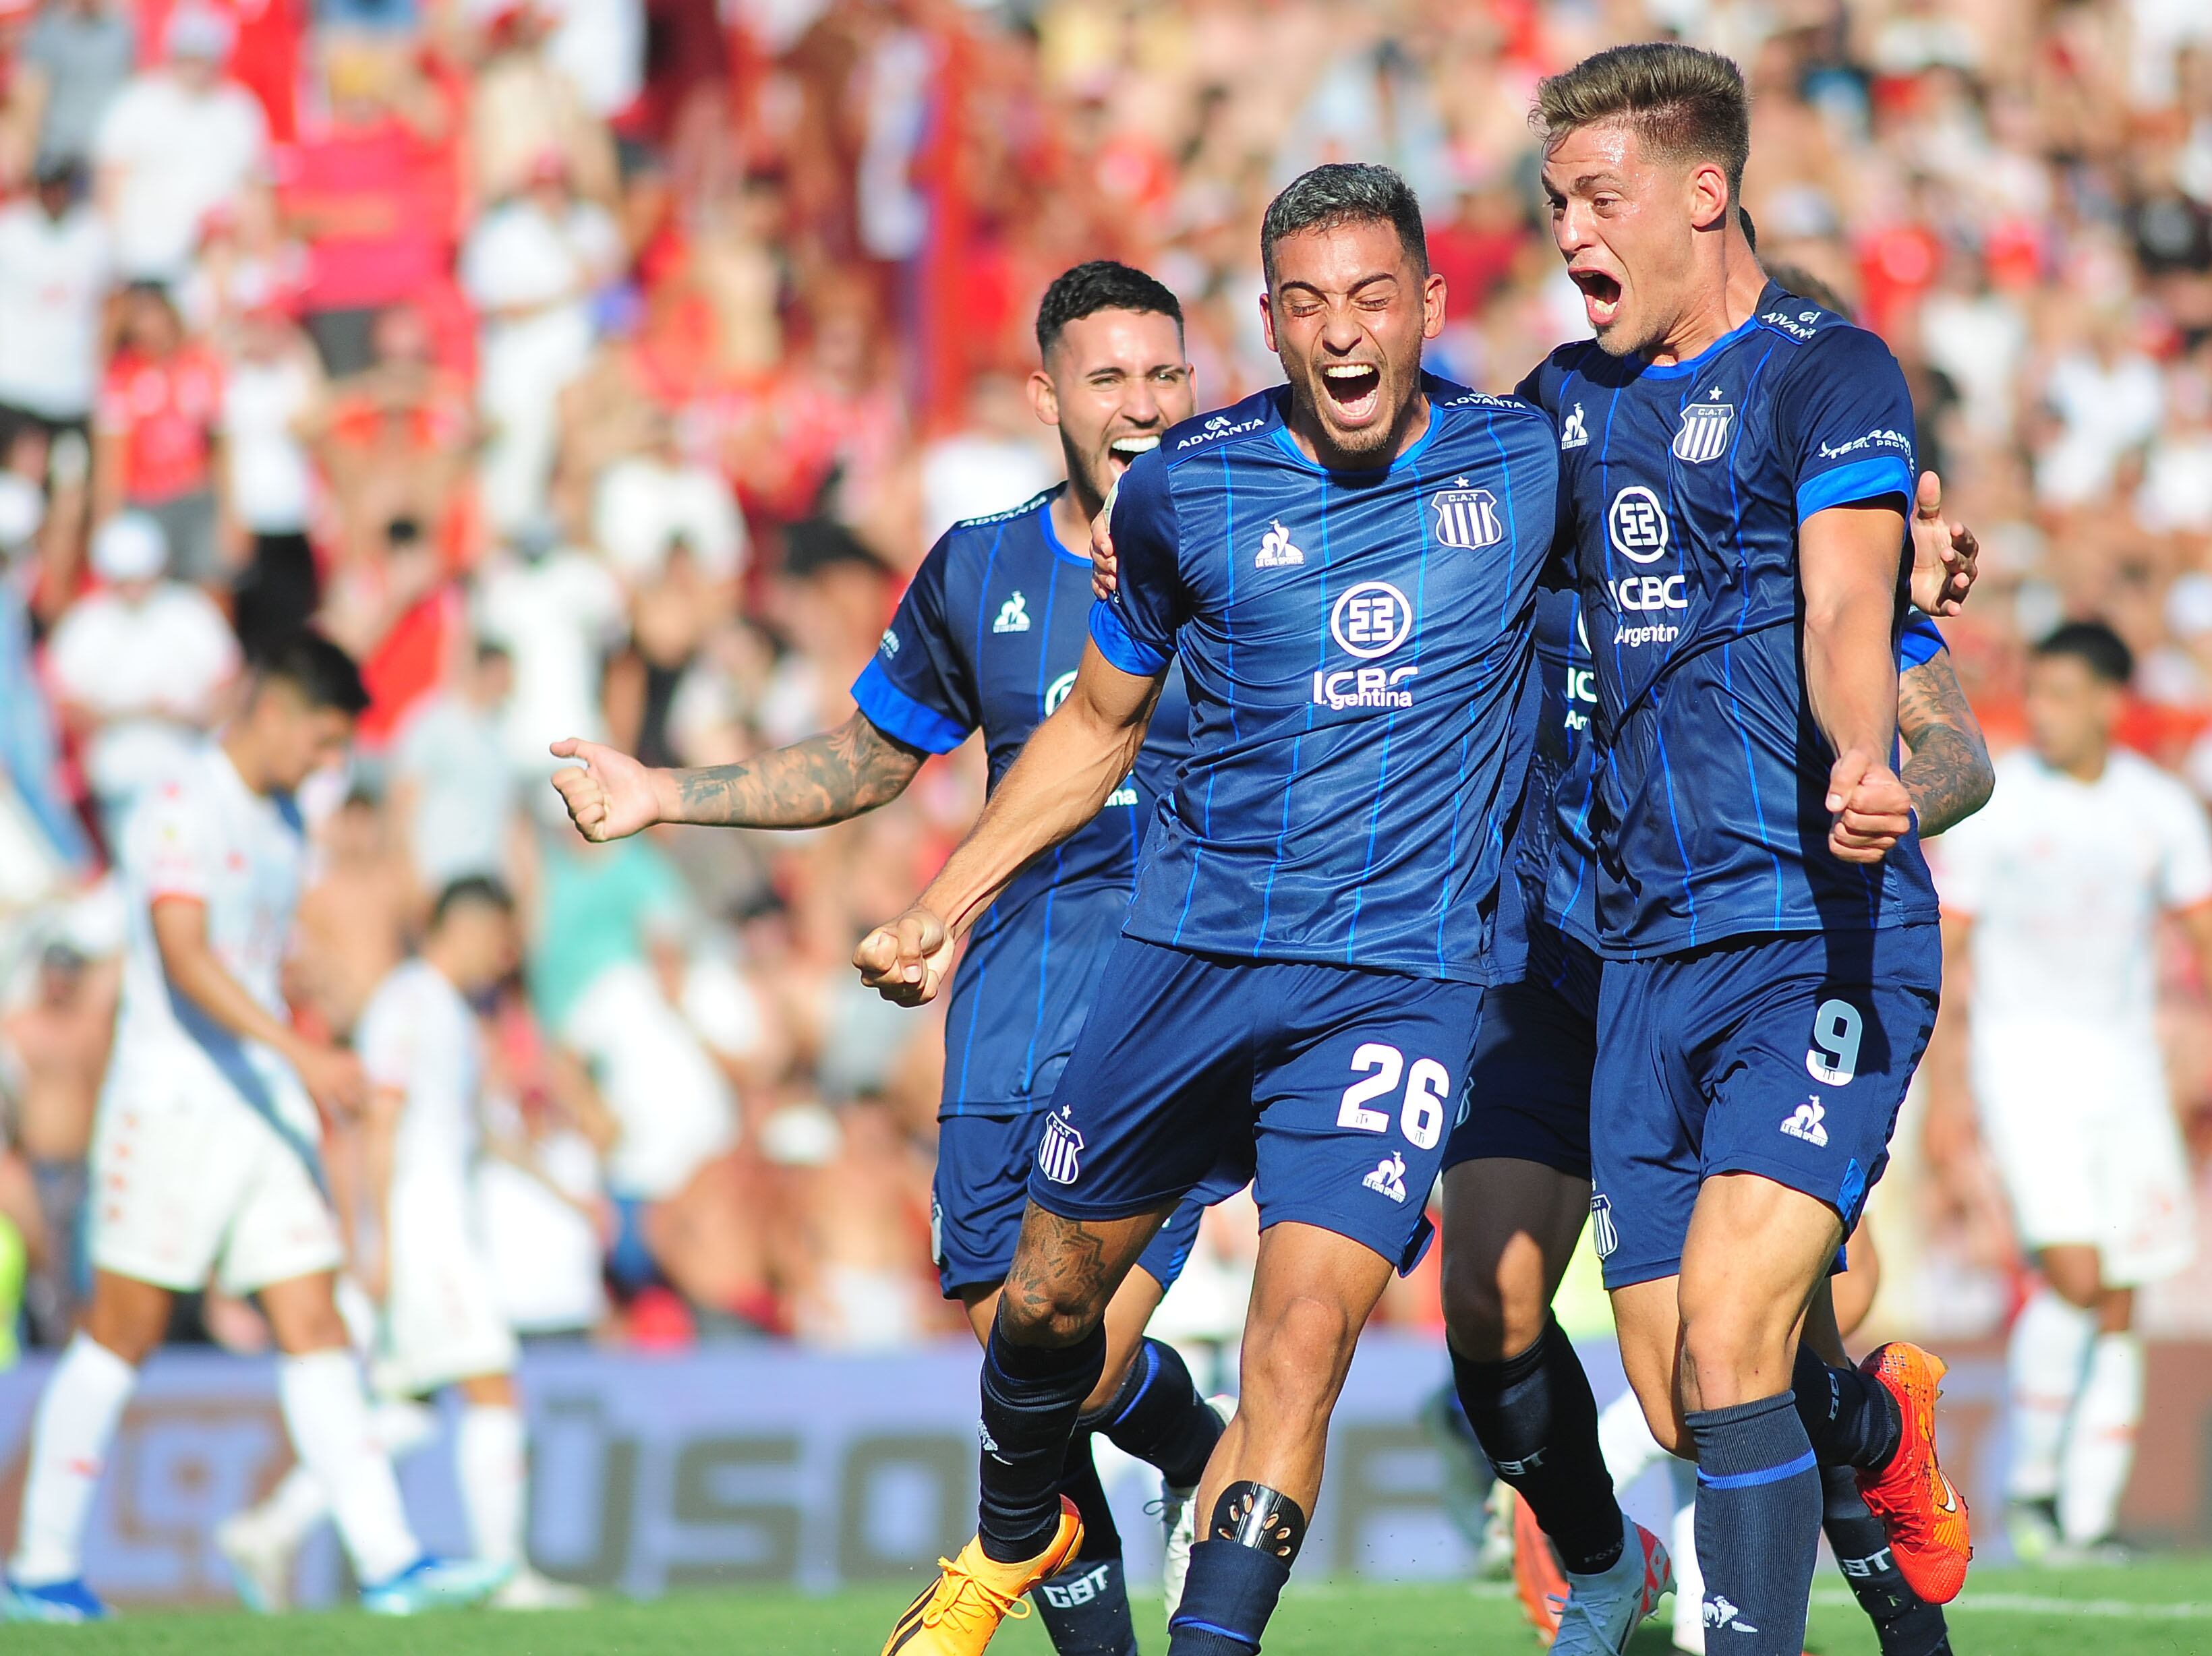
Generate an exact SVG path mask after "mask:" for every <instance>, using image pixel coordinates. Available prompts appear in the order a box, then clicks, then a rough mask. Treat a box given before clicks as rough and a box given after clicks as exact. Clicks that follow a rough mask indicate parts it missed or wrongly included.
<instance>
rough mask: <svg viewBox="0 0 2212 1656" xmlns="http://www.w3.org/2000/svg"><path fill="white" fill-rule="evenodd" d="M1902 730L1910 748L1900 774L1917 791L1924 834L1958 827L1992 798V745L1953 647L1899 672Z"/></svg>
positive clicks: (1907, 789) (1915, 804)
mask: <svg viewBox="0 0 2212 1656" xmlns="http://www.w3.org/2000/svg"><path fill="white" fill-rule="evenodd" d="M1897 733H1898V734H1899V736H1900V737H1903V738H1904V739H1905V747H1906V748H1907V749H1909V750H1910V752H1911V756H1910V757H1909V758H1907V759H1906V760H1905V769H1904V771H1903V773H1901V775H1900V776H1899V780H1900V781H1902V782H1903V783H1904V784H1905V792H1907V793H1909V794H1911V796H1912V809H1913V810H1914V811H1915V812H1917V814H1918V816H1919V817H1920V837H1921V838H1922V839H1923V840H1926V839H1932V838H1934V837H1935V836H1936V834H1941V833H1942V832H1943V830H1944V829H1946V828H1952V827H1955V826H1956V825H1957V824H1958V823H1960V822H1964V821H1966V818H1967V817H1969V816H1972V815H1973V814H1974V813H1975V812H1976V811H1978V810H1980V809H1981V808H1982V806H1983V805H1984V804H1986V803H1987V802H1988V800H1989V797H1990V788H1991V787H1993V786H1995V785H1996V776H1995V774H1994V773H1992V772H1991V770H1990V750H1989V748H1988V746H1987V745H1986V744H1985V743H1984V741H1983V740H1982V727H1981V725H1980V723H1979V722H1978V720H1977V719H1975V718H1974V710H1973V708H1972V707H1969V706H1968V705H1967V703H1966V691H1964V690H1963V689H1961V688H1960V686H1959V675H1958V674H1957V672H1956V671H1954V670H1953V668H1952V665H1951V658H1950V655H1949V654H1948V652H1946V653H1943V654H1940V655H1937V656H1936V657H1935V658H1932V659H1930V660H1928V661H1923V662H1922V663H1921V664H1919V665H1918V666H1917V667H1909V668H1907V669H1906V670H1905V671H1904V672H1902V673H1900V674H1899V675H1898V680H1897Z"/></svg>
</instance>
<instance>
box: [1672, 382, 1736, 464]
mask: <svg viewBox="0 0 2212 1656" xmlns="http://www.w3.org/2000/svg"><path fill="white" fill-rule="evenodd" d="M1720 396H1721V388H1720V387H1719V386H1718V385H1715V386H1714V387H1713V389H1712V394H1711V397H1710V398H1709V399H1708V400H1707V401H1705V402H1703V403H1691V404H1690V405H1689V407H1687V408H1686V409H1683V410H1682V426H1681V429H1680V430H1679V431H1677V432H1676V433H1675V434H1674V458H1676V459H1678V460H1686V461H1688V462H1689V463H1690V464H1692V465H1702V464H1705V462H1706V461H1707V460H1717V459H1719V458H1720V457H1721V455H1722V453H1723V452H1724V451H1725V450H1726V449H1727V447H1728V440H1729V428H1730V427H1732V426H1733V425H1735V403H1723V402H1722V401H1721V400H1720Z"/></svg>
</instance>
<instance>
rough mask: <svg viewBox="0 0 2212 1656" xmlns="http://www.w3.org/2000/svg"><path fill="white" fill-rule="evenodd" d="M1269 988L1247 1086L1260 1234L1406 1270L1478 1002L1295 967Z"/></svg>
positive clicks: (1424, 984)
mask: <svg viewBox="0 0 2212 1656" xmlns="http://www.w3.org/2000/svg"><path fill="white" fill-rule="evenodd" d="M1271 988H1272V989H1273V994H1272V996H1271V1005H1270V1008H1269V1016H1270V1018H1271V1023H1270V1026H1269V1028H1270V1033H1269V1034H1268V1035H1267V1039H1265V1040H1263V1041H1262V1042H1261V1046H1260V1047H1259V1049H1258V1052H1257V1056H1256V1059H1255V1070H1254V1077H1253V1099H1254V1104H1255V1109H1256V1112H1257V1123H1256V1129H1255V1137H1254V1144H1253V1156H1254V1178H1253V1186H1252V1195H1253V1198H1254V1200H1255V1203H1256V1204H1257V1205H1258V1207H1259V1210H1260V1224H1261V1229H1262V1231H1263V1233H1264V1232H1265V1231H1266V1230H1267V1229H1268V1228H1271V1227H1273V1226H1275V1225H1279V1224H1282V1223H1284V1222H1297V1223H1299V1224H1304V1225H1310V1226H1315V1227H1318V1228H1321V1229H1323V1230H1328V1231H1333V1232H1334V1233H1335V1234H1338V1235H1340V1236H1343V1237H1345V1238H1346V1239H1348V1240H1352V1241H1353V1242H1357V1243H1359V1244H1361V1245H1362V1246H1364V1247H1368V1248H1370V1249H1371V1250H1372V1251H1373V1252H1374V1253H1376V1254H1377V1255H1379V1256H1380V1257H1381V1258H1382V1259H1383V1260H1385V1261H1386V1262H1387V1263H1388V1264H1389V1265H1390V1266H1391V1267H1392V1268H1394V1269H1395V1270H1399V1271H1410V1270H1412V1269H1413V1266H1414V1265H1415V1264H1416V1263H1417V1262H1418V1261H1419V1259H1420V1257H1421V1254H1422V1253H1424V1252H1425V1250H1426V1248H1427V1247H1428V1243H1429V1240H1430V1237H1431V1225H1430V1223H1429V1220H1428V1216H1427V1203H1428V1198H1429V1193H1430V1192H1431V1189H1433V1188H1434V1186H1435V1184H1436V1180H1437V1174H1438V1172H1439V1171H1440V1170H1441V1168H1442V1167H1443V1154H1444V1140H1445V1136H1446V1132H1447V1131H1448V1129H1449V1127H1450V1125H1451V1123H1452V1120H1453V1118H1454V1117H1455V1115H1456V1113H1457V1107H1458V1100H1459V1097H1460V1095H1461V1089H1462V1087H1463V1086H1464V1085H1465V1084H1466V1077H1467V1069H1468V1059H1470V1057H1471V1056H1472V1055H1473V1052H1474V1037H1475V1032H1476V1028H1477V1025H1478V1022H1479V1021H1480V1016H1481V1007H1482V991H1481V990H1480V989H1479V988H1477V987H1476V986H1474V985H1472V984H1464V983H1447V982H1443V981H1439V980H1431V979H1422V978H1409V977H1400V976H1397V975H1395V974H1387V973H1379V972H1360V971H1353V970H1351V969H1349V968H1339V967H1327V966H1305V965H1301V966H1296V967H1287V966H1286V967H1278V968H1273V982H1272V984H1271Z"/></svg>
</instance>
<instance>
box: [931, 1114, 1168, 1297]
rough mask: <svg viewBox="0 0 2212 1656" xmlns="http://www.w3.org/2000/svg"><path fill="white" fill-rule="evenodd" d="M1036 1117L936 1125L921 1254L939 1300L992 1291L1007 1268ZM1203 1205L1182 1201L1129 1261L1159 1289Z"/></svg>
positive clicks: (1025, 1191)
mask: <svg viewBox="0 0 2212 1656" xmlns="http://www.w3.org/2000/svg"><path fill="white" fill-rule="evenodd" d="M1043 1127H1044V1118H1043V1117H1042V1116H1041V1115H1036V1114H1027V1115H1016V1116H989V1115H955V1116H947V1117H945V1119H943V1120H942V1121H940V1122H939V1123H938V1125H937V1180H936V1183H935V1185H934V1186H933V1187H932V1189H931V1191H930V1193H929V1244H930V1247H929V1252H930V1257H931V1258H932V1259H934V1260H935V1261H936V1263H937V1280H938V1283H939V1286H940V1287H941V1288H942V1289H944V1290H945V1298H946V1299H948V1300H957V1299H958V1298H959V1297H960V1294H961V1290H962V1289H971V1288H996V1287H997V1286H998V1285H999V1284H1000V1283H1003V1282H1005V1281H1006V1271H1007V1270H1008V1268H1009V1267H1011V1266H1012V1264H1013V1263H1014V1244H1015V1243H1016V1242H1017V1241H1018V1240H1020V1238H1021V1234H1022V1210H1024V1208H1026V1207H1027V1206H1028V1205H1029V1199H1030V1191H1029V1173H1030V1161H1031V1159H1032V1158H1033V1157H1034V1156H1036V1147H1037V1136H1038V1134H1039V1133H1040V1132H1041V1131H1042V1130H1043ZM1205 1213H1206V1204H1204V1203H1202V1202H1200V1201H1197V1200H1195V1199H1192V1200H1186V1201H1185V1202H1184V1203H1183V1204H1182V1206H1180V1207H1178V1208H1177V1209H1176V1210H1175V1211H1174V1212H1173V1213H1172V1214H1170V1215H1169V1216H1168V1222H1167V1223H1165V1224H1164V1225H1162V1226H1161V1227H1160V1228H1159V1234H1158V1235H1156V1236H1154V1237H1153V1238H1152V1244H1151V1246H1149V1247H1146V1249H1145V1252H1144V1253H1143V1255H1142V1256H1141V1257H1140V1258H1139V1259H1138V1260H1137V1265H1138V1266H1139V1269H1141V1270H1142V1271H1145V1272H1146V1274H1147V1275H1149V1276H1150V1277H1152V1280H1153V1281H1154V1282H1156V1283H1158V1284H1159V1285H1160V1286H1161V1287H1162V1288H1173V1287H1174V1286H1175V1283H1176V1277H1180V1276H1182V1268H1183V1266H1185V1265H1188V1264H1189V1263H1190V1250H1191V1245H1192V1244H1193V1243H1194V1242H1195V1241H1197V1240H1198V1222H1199V1220H1200V1218H1202V1217H1203V1216H1205Z"/></svg>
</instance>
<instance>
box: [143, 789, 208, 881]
mask: <svg viewBox="0 0 2212 1656" xmlns="http://www.w3.org/2000/svg"><path fill="white" fill-rule="evenodd" d="M131 837H132V839H133V840H135V841H136V842H137V851H138V864H139V867H140V868H141V869H142V870H143V871H144V876H145V881H146V897H147V901H149V902H151V901H155V900H157V899H159V898H162V897H191V898H196V899H197V900H199V901H203V902H204V901H206V899H207V895H208V892H209V890H210V889H211V888H212V887H213V885H214V883H215V867H214V863H215V854H216V853H215V849H214V847H213V846H211V845H210V843H209V836H208V834H207V832H206V828H205V825H204V823H203V822H201V820H200V814H199V812H197V810H194V809H193V808H192V802H191V796H190V794H189V793H188V792H186V791H185V787H184V786H183V785H182V784H181V783H179V782H175V781H170V782H163V783H161V784H160V785H158V786H156V787H155V789H154V792H153V795H152V797H151V798H149V799H148V800H147V801H146V802H145V804H143V805H141V806H139V807H138V811H137V817H136V820H135V821H134V822H133V823H132V835H131Z"/></svg>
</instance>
